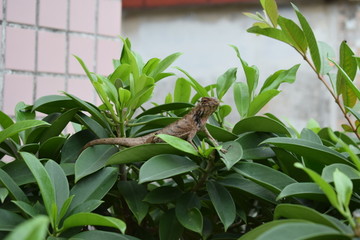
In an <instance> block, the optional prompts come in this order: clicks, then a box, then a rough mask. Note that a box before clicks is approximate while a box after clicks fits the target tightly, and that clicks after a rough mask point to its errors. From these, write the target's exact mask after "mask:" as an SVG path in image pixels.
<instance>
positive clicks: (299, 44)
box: [278, 16, 308, 54]
mask: <svg viewBox="0 0 360 240" xmlns="http://www.w3.org/2000/svg"><path fill="white" fill-rule="evenodd" d="M278 24H279V25H280V27H281V29H282V31H283V32H284V34H285V36H286V38H287V39H288V41H289V42H290V44H291V45H292V46H293V47H294V48H296V49H297V50H298V51H300V52H301V53H303V54H305V53H306V50H307V48H308V43H307V41H306V38H305V34H304V32H303V31H302V30H301V28H300V27H299V26H298V25H297V24H296V23H295V22H294V21H292V20H290V19H287V18H284V17H282V16H279V18H278Z"/></svg>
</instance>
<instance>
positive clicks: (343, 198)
mask: <svg viewBox="0 0 360 240" xmlns="http://www.w3.org/2000/svg"><path fill="white" fill-rule="evenodd" d="M333 177H334V185H335V190H336V193H337V196H338V201H339V202H340V203H341V204H342V205H343V206H345V207H348V206H349V203H350V199H351V195H352V191H353V184H352V182H351V180H350V178H349V177H348V176H346V175H345V174H344V173H343V172H341V171H340V170H339V169H336V170H335V171H334V173H333Z"/></svg>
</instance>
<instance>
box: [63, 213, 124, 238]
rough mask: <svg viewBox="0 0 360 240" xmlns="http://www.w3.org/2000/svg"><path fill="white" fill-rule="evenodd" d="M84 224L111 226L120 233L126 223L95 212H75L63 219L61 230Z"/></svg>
mask: <svg viewBox="0 0 360 240" xmlns="http://www.w3.org/2000/svg"><path fill="white" fill-rule="evenodd" d="M85 225H95V226H104V227H112V228H116V229H118V230H120V231H121V232H122V233H124V232H125V230H126V224H125V223H124V222H123V221H122V220H120V219H118V218H114V217H106V216H102V215H99V214H96V213H76V214H74V215H71V216H70V217H68V218H66V219H65V221H64V224H63V227H62V229H61V231H65V230H67V229H69V228H72V227H80V226H85Z"/></svg>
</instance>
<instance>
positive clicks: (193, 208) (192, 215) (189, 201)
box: [175, 192, 203, 235]
mask: <svg viewBox="0 0 360 240" xmlns="http://www.w3.org/2000/svg"><path fill="white" fill-rule="evenodd" d="M199 208H200V201H199V199H198V197H197V196H196V194H195V193H194V192H188V193H185V194H184V195H183V196H181V197H180V198H179V199H178V201H177V202H176V206H175V214H176V218H177V219H178V220H179V222H180V223H181V225H183V226H184V227H185V228H187V229H189V230H191V231H194V232H197V233H199V234H200V235H201V233H202V229H203V216H202V214H201V212H200V210H199Z"/></svg>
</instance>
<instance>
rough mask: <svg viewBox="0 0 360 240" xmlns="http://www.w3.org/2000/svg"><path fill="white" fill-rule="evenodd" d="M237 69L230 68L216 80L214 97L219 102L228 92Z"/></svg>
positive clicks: (234, 79)
mask: <svg viewBox="0 0 360 240" xmlns="http://www.w3.org/2000/svg"><path fill="white" fill-rule="evenodd" d="M236 72H237V68H230V69H228V70H227V71H226V72H225V73H224V74H222V75H221V76H219V77H218V79H217V80H216V95H217V98H218V99H219V100H221V99H222V97H223V96H224V95H225V93H226V92H227V91H228V90H229V88H230V87H231V85H232V84H233V83H234V82H235V81H236Z"/></svg>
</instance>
